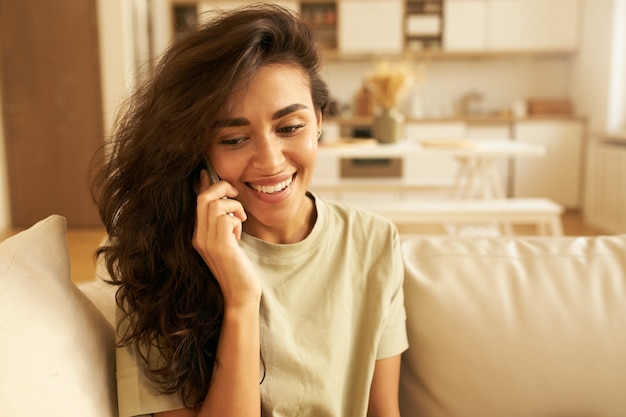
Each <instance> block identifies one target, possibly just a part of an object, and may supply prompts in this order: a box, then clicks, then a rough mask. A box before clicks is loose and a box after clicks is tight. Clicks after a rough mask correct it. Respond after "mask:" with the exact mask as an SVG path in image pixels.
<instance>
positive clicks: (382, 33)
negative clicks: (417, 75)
mask: <svg viewBox="0 0 626 417" xmlns="http://www.w3.org/2000/svg"><path fill="white" fill-rule="evenodd" d="M338 6H339V13H338V15H339V22H338V25H339V42H338V46H339V52H340V53H342V54H360V53H401V52H402V51H403V49H404V37H403V30H402V29H403V27H404V24H403V22H404V0H342V1H339V2H338Z"/></svg>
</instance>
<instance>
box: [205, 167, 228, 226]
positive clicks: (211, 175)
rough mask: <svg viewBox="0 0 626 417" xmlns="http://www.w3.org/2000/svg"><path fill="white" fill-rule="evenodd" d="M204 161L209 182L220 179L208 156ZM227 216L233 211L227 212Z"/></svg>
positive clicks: (213, 182) (212, 182)
mask: <svg viewBox="0 0 626 417" xmlns="http://www.w3.org/2000/svg"><path fill="white" fill-rule="evenodd" d="M205 161H206V170H207V172H208V173H209V182H210V183H211V185H212V184H215V183H216V182H219V181H220V177H219V176H218V175H217V171H215V168H214V167H213V164H212V163H211V161H209V158H206V159H205ZM222 198H224V199H225V198H227V197H226V196H224V197H222ZM228 215H229V216H234V214H233V213H228Z"/></svg>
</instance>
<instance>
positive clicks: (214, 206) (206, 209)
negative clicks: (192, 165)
mask: <svg viewBox="0 0 626 417" xmlns="http://www.w3.org/2000/svg"><path fill="white" fill-rule="evenodd" d="M237 194H238V192H237V190H236V189H235V188H234V187H233V186H232V185H230V184H229V183H227V182H225V181H220V182H218V183H216V184H213V185H211V184H210V181H209V177H208V174H207V172H206V171H202V172H201V174H200V184H199V190H198V198H197V206H196V226H195V230H194V235H193V247H194V248H195V249H196V251H198V253H199V254H200V255H201V256H202V259H204V261H205V262H206V264H207V265H208V267H209V268H210V269H211V271H212V272H213V274H214V275H215V278H216V279H217V281H218V283H219V285H220V287H221V289H222V293H223V294H224V300H225V303H226V307H227V308H232V307H235V308H236V307H240V306H244V305H246V304H248V303H251V302H252V303H258V302H259V300H260V298H261V282H260V280H259V277H258V276H257V274H256V272H255V270H254V267H253V265H252V262H251V261H250V259H249V258H248V256H247V255H246V253H245V252H244V251H243V249H242V248H241V247H240V246H239V243H238V242H237V241H238V240H239V239H240V238H241V231H242V222H244V221H245V220H246V218H247V216H246V213H245V211H244V209H243V206H242V205H241V203H240V202H239V201H237V200H233V199H232V198H226V197H236V196H237Z"/></svg>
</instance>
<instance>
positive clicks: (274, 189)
mask: <svg viewBox="0 0 626 417" xmlns="http://www.w3.org/2000/svg"><path fill="white" fill-rule="evenodd" d="M294 176H295V174H294V175H292V176H291V177H289V178H287V179H286V180H284V181H281V182H279V183H278V184H274V185H256V184H252V183H248V186H249V187H250V188H252V189H253V190H254V191H257V192H260V193H264V194H274V193H278V192H281V191H283V190H284V189H285V188H287V187H289V186H290V185H291V183H292V182H293V179H294Z"/></svg>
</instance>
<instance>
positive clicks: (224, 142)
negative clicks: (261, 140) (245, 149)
mask: <svg viewBox="0 0 626 417" xmlns="http://www.w3.org/2000/svg"><path fill="white" fill-rule="evenodd" d="M245 140H246V138H244V137H238V138H228V139H222V140H221V141H220V143H221V144H222V145H226V146H236V145H239V144H241V143H242V142H243V141H245Z"/></svg>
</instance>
